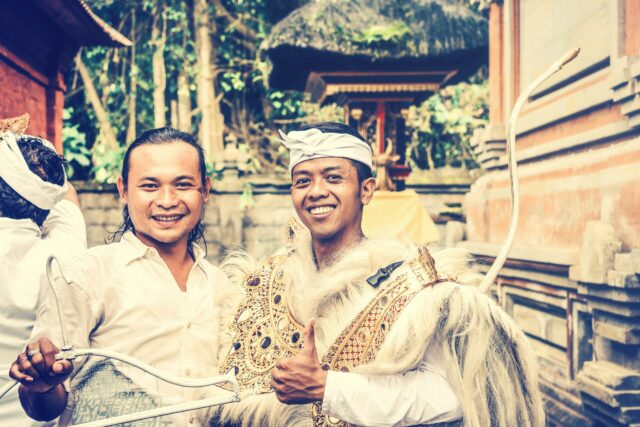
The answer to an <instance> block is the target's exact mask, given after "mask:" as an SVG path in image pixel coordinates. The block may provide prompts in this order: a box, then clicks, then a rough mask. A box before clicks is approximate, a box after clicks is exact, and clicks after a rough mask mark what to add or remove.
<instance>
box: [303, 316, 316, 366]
mask: <svg viewBox="0 0 640 427" xmlns="http://www.w3.org/2000/svg"><path fill="white" fill-rule="evenodd" d="M302 351H303V352H304V353H305V354H309V355H313V356H315V357H316V358H317V356H316V320H315V319H311V320H309V323H307V326H306V327H305V328H304V346H303V347H302Z"/></svg>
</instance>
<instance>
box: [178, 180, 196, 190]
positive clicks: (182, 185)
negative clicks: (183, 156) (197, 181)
mask: <svg viewBox="0 0 640 427" xmlns="http://www.w3.org/2000/svg"><path fill="white" fill-rule="evenodd" d="M176 187H177V188H178V189H181V190H185V189H189V188H193V184H192V183H190V182H188V181H184V182H179V183H177V184H176Z"/></svg>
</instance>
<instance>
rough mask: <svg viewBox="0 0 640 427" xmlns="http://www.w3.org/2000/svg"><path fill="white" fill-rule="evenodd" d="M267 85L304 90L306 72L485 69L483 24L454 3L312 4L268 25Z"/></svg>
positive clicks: (347, 0) (339, 0)
mask: <svg viewBox="0 0 640 427" xmlns="http://www.w3.org/2000/svg"><path fill="white" fill-rule="evenodd" d="M261 48H262V50H263V51H264V52H265V53H266V54H267V55H268V57H269V59H270V61H271V63H272V67H273V68H272V72H271V75H270V82H271V84H272V85H273V86H275V87H279V88H282V89H301V88H304V84H305V82H306V78H307V76H308V74H309V71H318V70H321V71H328V70H345V69H349V70H366V69H372V68H375V69H382V70H396V69H397V70H403V71H404V70H410V69H411V70H425V67H441V68H446V67H449V68H451V67H452V66H455V67H457V69H460V70H461V71H462V74H468V72H473V71H475V69H477V67H478V65H479V64H481V63H486V57H487V48H488V23H487V20H486V19H485V18H484V17H482V16H480V15H477V14H476V13H474V12H472V11H471V10H469V9H468V8H467V7H465V6H464V5H463V4H461V3H460V2H458V1H456V0H315V1H312V2H311V3H309V4H307V5H305V6H303V7H301V8H299V9H296V10H295V11H293V12H292V13H291V14H289V15H288V16H287V17H285V18H284V19H283V20H282V21H280V22H279V23H278V24H276V25H275V26H274V28H273V29H272V31H271V34H270V35H269V37H268V38H267V39H266V40H265V42H264V43H263V45H262V47H261Z"/></svg>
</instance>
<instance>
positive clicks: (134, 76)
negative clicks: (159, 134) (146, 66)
mask: <svg viewBox="0 0 640 427" xmlns="http://www.w3.org/2000/svg"><path fill="white" fill-rule="evenodd" d="M131 41H132V42H133V43H132V45H131V65H130V67H131V68H130V71H129V73H130V74H129V76H130V78H129V125H128V127H127V143H130V142H132V141H133V140H134V139H136V120H137V115H136V101H137V99H136V96H137V93H138V66H137V65H136V9H135V7H132V8H131Z"/></svg>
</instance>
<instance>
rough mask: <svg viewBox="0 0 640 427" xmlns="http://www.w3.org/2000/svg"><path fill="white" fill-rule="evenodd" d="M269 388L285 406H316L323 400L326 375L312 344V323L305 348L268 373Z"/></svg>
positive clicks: (305, 339) (305, 340)
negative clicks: (312, 403)
mask: <svg viewBox="0 0 640 427" xmlns="http://www.w3.org/2000/svg"><path fill="white" fill-rule="evenodd" d="M271 376H272V380H271V388H273V390H274V391H275V392H276V396H277V397H278V400H279V401H280V402H282V403H287V404H291V405H293V404H302V403H309V402H315V401H318V400H322V399H323V398H324V386H325V384H326V382H327V371H324V370H323V369H322V368H321V367H320V362H319V361H318V353H317V352H316V341H315V320H313V319H311V320H310V321H309V323H308V324H307V326H306V328H305V332H304V347H302V350H301V351H300V353H298V354H297V355H296V356H294V357H289V358H286V359H280V360H278V361H277V362H276V367H275V368H273V369H272V370H271Z"/></svg>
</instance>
